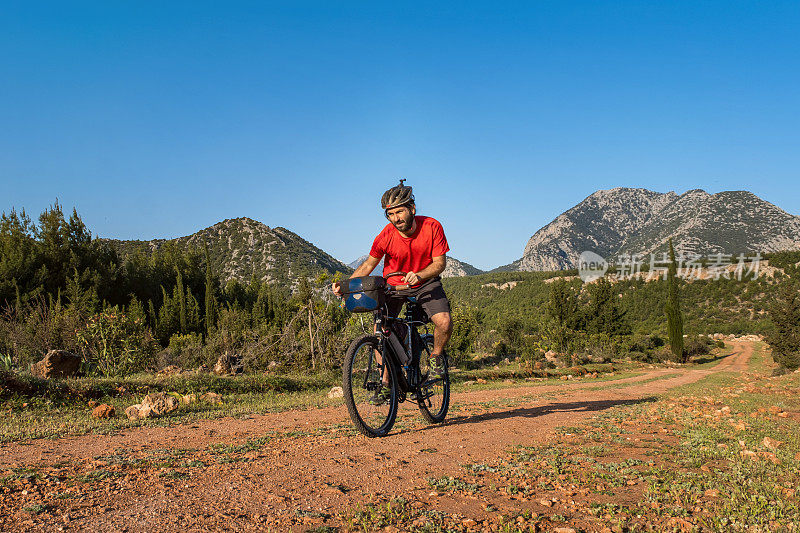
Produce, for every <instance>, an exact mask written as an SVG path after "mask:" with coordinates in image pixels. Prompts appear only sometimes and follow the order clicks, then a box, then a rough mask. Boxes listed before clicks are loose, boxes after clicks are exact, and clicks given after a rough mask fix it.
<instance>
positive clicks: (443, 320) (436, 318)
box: [431, 312, 453, 333]
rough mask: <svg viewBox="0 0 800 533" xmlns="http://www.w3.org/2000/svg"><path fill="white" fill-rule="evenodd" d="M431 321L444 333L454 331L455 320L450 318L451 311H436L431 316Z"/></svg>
mask: <svg viewBox="0 0 800 533" xmlns="http://www.w3.org/2000/svg"><path fill="white" fill-rule="evenodd" d="M431 322H433V325H434V326H436V329H438V330H440V331H441V332H443V333H450V332H452V331H453V321H452V319H451V318H450V313H447V312H442V313H436V314H435V315H433V316H432V317H431Z"/></svg>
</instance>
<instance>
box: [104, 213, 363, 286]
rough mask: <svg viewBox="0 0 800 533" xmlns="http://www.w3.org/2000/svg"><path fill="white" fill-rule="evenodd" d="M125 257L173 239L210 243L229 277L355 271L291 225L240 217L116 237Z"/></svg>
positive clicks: (184, 244)
mask: <svg viewBox="0 0 800 533" xmlns="http://www.w3.org/2000/svg"><path fill="white" fill-rule="evenodd" d="M109 242H111V243H112V244H113V245H114V246H115V247H116V248H117V249H118V250H119V251H120V253H121V254H122V255H123V256H124V255H126V254H130V253H134V252H136V251H144V252H148V251H150V250H155V249H158V248H160V247H162V246H164V245H166V244H167V243H169V242H171V243H174V244H175V245H176V246H177V247H179V248H181V249H186V248H194V249H196V250H198V251H200V252H202V250H203V247H204V243H205V244H207V245H208V249H209V255H210V257H211V263H212V266H213V268H214V271H215V272H217V273H218V274H219V275H220V277H221V278H222V279H223V281H227V280H230V279H238V280H240V281H245V280H249V279H250V278H251V277H252V275H253V273H255V275H256V277H258V278H260V279H262V280H265V281H267V282H278V283H283V284H287V285H291V284H292V283H293V282H294V281H295V280H296V279H297V278H298V277H300V276H308V277H316V276H317V275H319V274H321V273H328V274H334V273H335V272H342V273H345V274H349V273H350V272H352V269H351V268H349V267H348V266H347V265H345V264H343V263H341V262H339V261H338V260H336V259H334V258H333V257H331V256H330V255H328V254H327V253H325V252H324V251H322V250H320V249H319V248H317V247H316V246H314V245H313V244H311V243H310V242H308V241H306V240H304V239H303V238H302V237H300V236H298V235H297V234H295V233H292V232H291V231H289V230H288V229H286V228H281V227H275V228H270V227H268V226H266V225H265V224H262V223H261V222H258V221H256V220H252V219H250V218H234V219H228V220H224V221H222V222H219V223H217V224H214V225H213V226H211V227H210V228H206V229H203V230H200V231H198V232H197V233H194V234H192V235H189V236H186V237H178V238H177V239H169V240H167V239H154V240H152V241H120V240H110V241H109Z"/></svg>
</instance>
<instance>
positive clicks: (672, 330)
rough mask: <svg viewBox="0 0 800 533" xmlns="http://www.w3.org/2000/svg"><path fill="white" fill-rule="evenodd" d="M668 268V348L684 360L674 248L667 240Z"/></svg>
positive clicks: (665, 308) (681, 318) (665, 310)
mask: <svg viewBox="0 0 800 533" xmlns="http://www.w3.org/2000/svg"><path fill="white" fill-rule="evenodd" d="M669 261H670V262H669V270H668V271H667V303H666V305H664V312H665V313H666V315H667V332H668V334H669V348H670V350H671V351H672V353H673V355H675V357H677V358H678V360H679V361H685V359H684V353H683V352H684V350H683V316H682V315H681V302H680V296H679V294H678V278H677V275H678V264H677V262H676V261H675V248H673V246H672V239H670V240H669Z"/></svg>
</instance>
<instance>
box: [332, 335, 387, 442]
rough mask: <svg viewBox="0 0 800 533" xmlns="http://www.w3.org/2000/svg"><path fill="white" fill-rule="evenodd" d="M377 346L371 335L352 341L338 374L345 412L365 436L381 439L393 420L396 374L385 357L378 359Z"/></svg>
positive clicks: (374, 338)
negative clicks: (345, 407)
mask: <svg viewBox="0 0 800 533" xmlns="http://www.w3.org/2000/svg"><path fill="white" fill-rule="evenodd" d="M378 346H379V343H378V338H377V337H376V336H375V335H369V334H367V335H362V336H361V337H358V338H357V339H356V340H354V341H353V342H352V343H351V344H350V347H349V348H348V349H347V353H346V354H345V363H344V369H343V375H342V389H343V391H344V402H345V404H346V405H347V411H348V412H349V413H350V418H351V419H352V420H353V424H355V426H356V428H357V429H358V430H359V431H360V432H361V433H363V434H364V435H366V436H367V437H383V436H384V435H386V434H387V433H389V431H390V430H391V429H392V426H393V425H394V421H395V418H396V417H397V404H398V398H397V373H396V370H395V368H394V365H393V364H392V363H391V362H390V361H387V360H386V359H388V358H385V357H381V355H380V353H379V352H378ZM386 383H388V390H387V389H386V385H385V384H386ZM382 389H383V390H382Z"/></svg>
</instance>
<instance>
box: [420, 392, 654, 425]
mask: <svg viewBox="0 0 800 533" xmlns="http://www.w3.org/2000/svg"><path fill="white" fill-rule="evenodd" d="M655 401H657V398H656V397H655V396H649V397H646V398H635V399H626V400H597V401H583V402H554V403H550V404H547V405H540V406H537V407H518V408H515V409H510V410H508V411H500V412H493V413H482V414H477V415H466V416H455V417H453V418H449V419H447V421H446V422H445V424H444V425H448V426H453V425H459V424H479V423H481V422H488V421H490V420H506V419H510V418H537V417H540V416H544V415H549V414H551V413H559V412H579V413H580V412H583V413H590V412H597V411H605V410H606V409H611V408H612V407H617V406H619V405H637V404H642V403H652V402H655ZM436 427H437V426H427V427H424V428H420V431H427V430H429V429H435V428H436Z"/></svg>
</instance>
